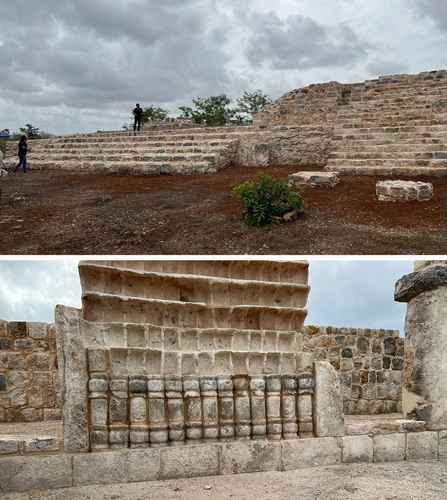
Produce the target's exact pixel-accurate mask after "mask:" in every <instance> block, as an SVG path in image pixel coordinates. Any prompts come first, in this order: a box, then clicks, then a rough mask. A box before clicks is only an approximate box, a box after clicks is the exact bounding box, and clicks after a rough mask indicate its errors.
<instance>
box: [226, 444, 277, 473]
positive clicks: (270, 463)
mask: <svg viewBox="0 0 447 500" xmlns="http://www.w3.org/2000/svg"><path fill="white" fill-rule="evenodd" d="M280 466H281V444H280V443H275V442H271V441H243V442H237V441H236V442H233V443H225V444H223V445H222V448H221V462H220V474H245V473H249V472H263V471H274V470H279V469H280Z"/></svg>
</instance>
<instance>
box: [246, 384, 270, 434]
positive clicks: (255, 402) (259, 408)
mask: <svg viewBox="0 0 447 500" xmlns="http://www.w3.org/2000/svg"><path fill="white" fill-rule="evenodd" d="M250 403H251V422H252V437H253V439H265V437H266V434H267V415H266V404H265V377H264V376H262V375H260V376H253V377H250Z"/></svg>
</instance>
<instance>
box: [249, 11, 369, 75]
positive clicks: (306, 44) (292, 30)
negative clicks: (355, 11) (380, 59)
mask: <svg viewBox="0 0 447 500" xmlns="http://www.w3.org/2000/svg"><path fill="white" fill-rule="evenodd" d="M251 30H252V31H253V34H252V36H251V38H250V42H249V46H248V49H247V57H248V59H249V60H250V62H251V63H252V64H254V65H261V64H263V63H267V64H268V65H270V66H271V67H272V68H273V69H278V70H286V69H310V68H319V67H334V66H339V67H344V66H351V65H352V64H353V63H355V62H358V61H359V60H360V59H362V58H365V57H366V56H367V55H368V50H369V48H370V47H369V45H368V44H367V43H365V42H362V41H361V40H360V39H359V37H358V36H357V35H356V34H355V32H354V31H353V30H352V29H351V28H350V27H349V26H346V25H343V24H341V25H338V26H335V27H328V26H324V25H322V24H320V23H318V22H317V21H315V20H314V19H312V18H310V17H306V16H300V15H294V16H289V17H288V18H287V19H285V20H282V19H280V18H279V17H278V16H277V15H276V14H275V13H274V12H270V13H266V14H253V16H252V22H251Z"/></svg>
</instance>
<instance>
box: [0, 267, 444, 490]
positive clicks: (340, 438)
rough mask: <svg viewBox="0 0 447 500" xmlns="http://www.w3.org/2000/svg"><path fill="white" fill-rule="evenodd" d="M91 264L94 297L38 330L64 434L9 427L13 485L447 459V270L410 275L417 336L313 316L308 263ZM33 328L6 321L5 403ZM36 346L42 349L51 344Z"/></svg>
mask: <svg viewBox="0 0 447 500" xmlns="http://www.w3.org/2000/svg"><path fill="white" fill-rule="evenodd" d="M79 269H80V276H81V283H82V308H81V309H74V308H67V307H65V306H57V308H56V318H55V325H54V326H49V327H48V326H46V325H45V327H42V328H41V329H40V330H39V331H40V333H39V334H38V335H37V337H38V338H45V335H44V334H43V333H42V332H49V331H51V332H53V331H54V338H55V340H56V346H57V361H58V378H59V379H60V401H61V406H62V415H63V424H62V430H63V433H62V434H63V437H59V436H58V435H57V434H54V435H48V434H46V433H42V431H41V430H40V431H39V432H38V433H37V434H33V435H31V434H30V431H29V430H28V433H26V432H25V431H23V435H22V434H19V433H18V434H17V435H13V434H11V433H10V434H5V433H4V432H2V431H1V426H0V492H7V491H26V490H29V489H32V488H37V489H39V488H60V487H66V486H72V485H85V484H106V483H112V482H139V481H150V480H154V479H168V478H181V477H193V476H201V475H216V474H235V473H243V472H255V471H269V470H293V469H299V468H302V467H313V466H316V465H332V464H338V463H342V462H344V463H351V462H372V461H374V462H385V461H392V460H413V459H419V458H430V459H438V458H439V459H445V458H447V446H446V444H445V443H446V440H445V437H446V436H447V412H446V411H445V400H446V398H445V384H444V381H445V377H444V371H445V367H444V365H445V360H444V358H443V357H445V355H444V350H443V349H439V346H442V345H443V342H444V340H443V337H444V336H445V335H444V330H443V316H442V310H443V308H442V307H441V306H442V305H443V304H445V297H444V296H443V293H444V292H445V288H446V287H445V283H446V280H445V276H444V275H445V274H446V273H445V271H446V269H447V265H445V264H442V265H439V264H433V263H425V264H423V265H422V267H420V268H418V270H417V272H416V274H411V275H409V276H408V277H404V278H403V279H402V280H401V281H400V282H399V283H398V285H397V288H396V298H397V300H407V301H409V308H408V315H407V346H405V347H404V342H403V339H401V338H400V337H399V334H398V332H393V331H388V330H358V329H349V328H340V329H336V328H331V327H303V323H304V320H305V318H306V314H307V311H306V303H307V297H308V293H309V286H308V264H307V263H306V262H287V261H284V262H272V261H85V262H81V263H80V266H79ZM23 325H25V327H24V326H22V324H19V323H3V324H2V326H3V330H0V333H1V335H0V338H2V339H3V338H4V339H6V341H2V345H3V346H5V347H6V349H2V350H0V354H1V356H0V367H1V369H0V376H2V377H3V380H4V381H5V384H4V385H5V388H6V391H4V392H5V393H4V394H2V393H1V392H0V397H1V398H2V399H1V401H6V400H7V398H8V397H10V394H11V392H14V391H15V390H16V388H15V386H14V383H15V382H14V380H17V377H16V376H14V377H12V378H11V376H10V374H11V372H14V371H18V368H17V366H15V367H14V369H12V370H11V369H9V370H8V369H7V370H6V371H5V368H4V362H5V360H6V362H8V360H9V358H10V356H11V353H13V354H15V356H14V355H13V356H12V358H15V359H16V361H17V360H18V359H19V357H20V349H21V348H24V346H23V345H22V344H21V343H20V342H19V343H17V340H20V341H22V343H27V341H28V337H30V332H34V333H33V337H32V338H34V339H36V331H37V330H36V329H35V328H34V327H30V326H26V324H23ZM19 330H20V331H21V332H22V333H21V334H20V335H17V333H16V332H17V331H19ZM52 335H53V334H52ZM427 335H428V336H429V341H428V342H427V341H426V340H427V339H426V338H425V337H426V336H427ZM423 337H424V338H423ZM435 346H436V347H435ZM28 348H29V349H30V352H28V354H27V356H28V357H29V359H31V358H32V357H33V353H32V352H33V351H34V350H36V351H37V350H38V349H43V352H44V351H45V346H43V345H42V346H40V347H39V345H34V344H32V342H31V343H30V344H29V347H28ZM41 357H42V358H43V356H41ZM31 365H32V363H31ZM404 365H405V371H404V372H403V371H402V370H403V368H404ZM42 366H43V365H42ZM46 366H47V365H46V364H45V367H46ZM402 373H404V374H405V377H404V382H403V385H404V390H403V391H402V385H401V383H402ZM29 383H30V384H32V383H34V382H33V381H29ZM10 384H11V386H10ZM402 405H403V409H404V411H405V412H406V413H407V414H408V416H409V417H410V418H405V417H404V415H402V414H401V410H402ZM6 413H7V414H10V413H8V411H7V412H6ZM15 414H16V415H19V414H20V413H19V412H17V413H15ZM349 414H350V415H349ZM352 414H356V415H360V417H357V416H356V415H354V416H352ZM21 415H22V416H23V415H26V413H25V414H24V413H22V414H21ZM3 425H10V424H3ZM16 425H19V424H16ZM28 425H30V424H28ZM48 429H50V427H48Z"/></svg>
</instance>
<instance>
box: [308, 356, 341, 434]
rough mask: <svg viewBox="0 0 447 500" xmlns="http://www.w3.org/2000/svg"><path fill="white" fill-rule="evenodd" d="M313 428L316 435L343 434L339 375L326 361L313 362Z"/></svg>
mask: <svg viewBox="0 0 447 500" xmlns="http://www.w3.org/2000/svg"><path fill="white" fill-rule="evenodd" d="M314 373H315V394H314V398H313V414H314V415H313V417H314V430H315V434H316V436H317V437H327V436H344V434H345V422H344V414H343V396H342V390H341V384H340V377H339V375H338V373H337V371H336V370H335V368H334V367H333V366H332V365H331V364H330V363H328V362H327V361H316V362H315V363H314Z"/></svg>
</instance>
